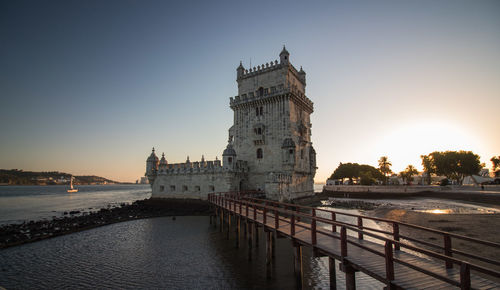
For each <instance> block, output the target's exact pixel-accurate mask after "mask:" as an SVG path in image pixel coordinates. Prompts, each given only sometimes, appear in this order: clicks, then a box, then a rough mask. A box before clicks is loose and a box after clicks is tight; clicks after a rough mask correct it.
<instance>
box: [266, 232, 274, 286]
mask: <svg viewBox="0 0 500 290" xmlns="http://www.w3.org/2000/svg"><path fill="white" fill-rule="evenodd" d="M272 235H273V233H272V232H271V231H266V274H267V278H271V276H272V262H273V245H272V244H273V240H272Z"/></svg>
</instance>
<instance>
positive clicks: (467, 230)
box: [364, 208, 500, 271]
mask: <svg viewBox="0 0 500 290" xmlns="http://www.w3.org/2000/svg"><path fill="white" fill-rule="evenodd" d="M364 213H365V214H366V215H368V216H371V217H378V218H385V219H391V220H396V221H399V222H403V223H409V224H413V225H418V226H422V227H426V228H431V229H435V230H439V231H444V232H449V233H453V234H457V235H462V236H466V237H470V238H476V239H481V240H486V241H490V242H495V243H500V214H434V213H424V212H416V211H410V210H402V209H398V208H377V209H374V210H371V211H366V212H364ZM379 225H380V226H381V227H382V228H383V229H384V230H386V231H392V227H390V226H389V225H388V224H387V223H379ZM399 230H400V233H401V235H403V236H407V237H410V238H414V239H419V240H423V241H426V242H429V243H433V244H437V245H440V246H443V243H444V241H443V237H442V236H441V235H437V234H433V233H431V232H428V231H423V230H418V229H415V228H410V227H406V226H400V229H399ZM415 245H416V246H419V247H424V248H425V246H423V245H421V244H415ZM452 247H453V249H454V250H460V251H463V252H467V253H473V254H476V255H479V256H482V257H485V258H489V259H492V260H498V257H500V248H495V247H490V246H485V245H482V244H478V243H473V242H469V241H464V240H460V239H455V238H452ZM454 256H456V257H457V258H461V259H466V258H465V257H464V256H460V255H454ZM473 262H474V263H476V264H479V265H481V264H482V263H481V262H480V261H477V260H473ZM495 270H497V271H498V270H500V267H496V269H495Z"/></svg>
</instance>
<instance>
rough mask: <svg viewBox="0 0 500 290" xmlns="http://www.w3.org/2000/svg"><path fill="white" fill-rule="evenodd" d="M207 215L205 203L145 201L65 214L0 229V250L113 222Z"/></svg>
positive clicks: (164, 200) (184, 200)
mask: <svg viewBox="0 0 500 290" xmlns="http://www.w3.org/2000/svg"><path fill="white" fill-rule="evenodd" d="M210 213H211V210H210V204H209V203H208V202H207V201H203V200H195V199H160V200H159V199H145V200H138V201H135V202H134V203H132V204H122V205H120V206H116V207H108V208H102V209H100V210H99V211H95V212H90V213H87V212H85V213H80V212H79V211H69V212H65V216H63V217H60V218H57V217H55V218H53V219H52V220H40V221H28V222H24V223H22V224H9V225H0V249H2V248H7V247H12V246H17V245H21V244H24V243H30V242H35V241H39V240H42V239H47V238H51V237H56V236H61V235H65V234H70V233H74V232H78V231H83V230H87V229H91V228H95V227H99V226H104V225H108V224H112V223H117V222H123V221H129V220H136V219H144V218H152V217H161V216H205V215H206V216H208V215H210ZM79 214H80V215H79Z"/></svg>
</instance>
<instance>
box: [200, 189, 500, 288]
mask: <svg viewBox="0 0 500 290" xmlns="http://www.w3.org/2000/svg"><path fill="white" fill-rule="evenodd" d="M257 197H258V196H256V195H255V193H250V192H227V193H213V194H210V195H209V196H208V200H209V202H210V203H211V204H212V205H213V206H214V212H215V216H211V219H210V222H211V223H212V222H213V221H212V220H213V219H212V218H214V217H215V221H216V220H217V219H219V220H220V229H221V231H224V228H226V229H227V230H226V231H227V236H228V238H229V235H230V232H231V231H230V229H231V222H232V221H233V222H234V223H235V225H236V226H235V233H236V243H237V245H239V242H240V234H241V232H242V231H243V236H244V238H245V239H246V240H247V242H248V246H249V249H251V248H252V243H253V240H255V242H258V234H259V228H262V229H263V230H264V232H265V234H266V261H267V265H268V267H267V268H268V273H270V267H269V266H270V264H271V262H272V259H273V256H274V243H275V238H276V237H286V238H289V239H291V241H292V243H293V246H294V249H295V250H294V257H295V258H294V260H295V263H294V269H295V274H296V277H297V279H298V285H302V284H301V283H302V277H303V272H302V250H303V247H309V248H311V249H312V251H313V253H314V255H315V256H327V257H328V258H329V272H330V288H331V289H336V277H335V272H336V269H335V260H339V261H340V270H341V271H342V272H344V273H345V280H346V288H347V289H356V282H355V273H356V272H358V271H361V272H363V273H365V274H367V275H369V276H371V277H373V278H374V279H376V280H378V281H381V282H382V283H384V284H385V285H387V287H386V288H387V289H443V288H446V289H449V288H461V289H500V283H499V281H500V272H499V271H498V269H500V261H496V260H492V259H489V258H486V257H483V256H482V255H481V253H468V252H464V251H460V250H458V249H455V248H453V247H452V244H453V243H455V242H468V243H475V244H477V245H479V246H480V247H481V248H483V249H484V251H488V249H497V250H498V249H500V244H498V243H493V242H489V241H483V240H479V239H474V238H471V237H466V236H462V235H457V234H453V233H448V232H443V231H438V230H434V229H430V228H425V227H421V226H417V225H412V224H407V223H401V222H398V221H394V220H389V219H381V218H373V217H367V216H361V215H354V214H347V213H340V212H335V211H332V210H326V209H319V208H313V207H307V206H299V205H296V204H290V203H281V202H275V201H270V200H265V199H262V198H257ZM340 215H344V216H350V217H351V218H353V219H354V220H355V221H357V222H356V223H347V222H341V221H339V220H338V219H337V218H338V217H339V216H340ZM366 220H373V221H375V222H378V223H384V224H386V225H388V226H389V228H390V229H392V230H389V231H388V230H381V229H376V228H371V227H367V226H364V225H363V221H366ZM401 227H407V228H409V229H412V230H420V231H426V232H430V233H433V234H436V235H439V236H440V237H441V240H442V243H440V244H435V243H430V242H428V241H424V240H423V239H415V238H411V237H408V236H404V235H402V234H400V228H401ZM242 228H243V229H242ZM348 231H350V232H351V234H354V235H348V234H347V233H348ZM365 237H370V238H369V239H365ZM249 259H251V255H250V252H249ZM494 269H497V270H494Z"/></svg>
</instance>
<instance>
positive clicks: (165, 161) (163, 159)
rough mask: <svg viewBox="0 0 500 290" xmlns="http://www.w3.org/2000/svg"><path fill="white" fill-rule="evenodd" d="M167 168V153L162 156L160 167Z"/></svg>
mask: <svg viewBox="0 0 500 290" xmlns="http://www.w3.org/2000/svg"><path fill="white" fill-rule="evenodd" d="M162 165H163V166H166V165H168V162H167V159H165V153H163V154H162V155H161V160H160V166H162Z"/></svg>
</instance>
